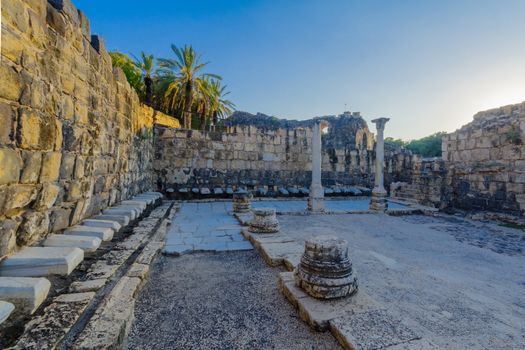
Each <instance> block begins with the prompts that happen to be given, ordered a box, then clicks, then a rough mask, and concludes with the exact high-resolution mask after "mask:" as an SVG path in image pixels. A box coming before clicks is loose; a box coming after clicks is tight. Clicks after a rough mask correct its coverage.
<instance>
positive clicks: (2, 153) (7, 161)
mask: <svg viewBox="0 0 525 350" xmlns="http://www.w3.org/2000/svg"><path fill="white" fill-rule="evenodd" d="M2 127H3V126H2ZM21 168H22V158H21V157H20V155H19V154H18V152H17V151H15V150H12V149H7V148H0V185H3V184H9V183H14V182H18V180H19V177H20V170H21Z"/></svg>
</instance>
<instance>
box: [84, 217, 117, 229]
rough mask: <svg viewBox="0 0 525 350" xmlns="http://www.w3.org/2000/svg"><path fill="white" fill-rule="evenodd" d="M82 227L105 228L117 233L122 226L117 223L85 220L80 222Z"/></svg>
mask: <svg viewBox="0 0 525 350" xmlns="http://www.w3.org/2000/svg"><path fill="white" fill-rule="evenodd" d="M82 226H91V227H107V228H110V229H112V230H113V231H115V232H118V231H119V230H120V229H121V228H122V225H121V224H120V223H119V222H118V221H114V220H98V219H86V220H84V221H82Z"/></svg>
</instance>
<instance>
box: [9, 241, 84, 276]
mask: <svg viewBox="0 0 525 350" xmlns="http://www.w3.org/2000/svg"><path fill="white" fill-rule="evenodd" d="M82 260H84V251H83V250H82V249H80V248H62V247H29V248H25V249H24V250H22V251H21V252H19V253H16V254H14V255H12V256H10V257H8V258H7V259H6V260H4V261H3V262H2V263H0V276H5V277H43V276H50V275H61V276H67V275H69V274H70V273H71V272H72V271H73V270H74V269H75V267H77V265H78V264H80V263H81V262H82Z"/></svg>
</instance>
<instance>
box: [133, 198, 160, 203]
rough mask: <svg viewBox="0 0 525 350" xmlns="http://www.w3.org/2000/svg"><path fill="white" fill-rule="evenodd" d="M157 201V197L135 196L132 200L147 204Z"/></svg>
mask: <svg viewBox="0 0 525 350" xmlns="http://www.w3.org/2000/svg"><path fill="white" fill-rule="evenodd" d="M156 199H157V198H155V197H145V196H144V197H143V196H135V197H133V198H132V199H131V200H134V201H145V202H146V203H148V204H151V203H153V202H154V201H155V200H156Z"/></svg>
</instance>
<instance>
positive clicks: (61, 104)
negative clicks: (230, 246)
mask: <svg viewBox="0 0 525 350" xmlns="http://www.w3.org/2000/svg"><path fill="white" fill-rule="evenodd" d="M0 77H1V79H0V126H1V128H0V257H2V256H3V255H5V254H8V253H10V252H12V251H13V250H14V249H16V247H20V246H22V245H26V244H30V243H32V242H34V241H35V240H37V239H39V238H40V237H42V236H44V235H46V234H47V233H48V232H53V231H59V230H62V229H64V228H66V227H68V226H70V225H74V224H76V223H77V222H79V221H80V220H81V219H82V218H85V217H87V216H90V215H91V214H92V213H95V212H97V211H99V210H100V209H101V208H104V207H106V206H108V205H111V204H112V203H114V202H115V201H117V200H119V199H122V198H126V197H128V196H130V195H131V194H134V193H136V192H140V191H143V190H146V189H150V188H151V187H152V184H153V183H154V181H153V177H152V175H153V173H152V171H151V164H152V163H151V161H150V160H151V158H152V155H153V150H152V135H151V132H148V129H151V127H152V124H153V123H154V122H155V121H157V120H160V121H161V122H163V123H165V124H169V125H171V126H174V127H176V126H177V122H176V121H174V120H173V119H172V118H170V117H168V116H164V115H159V114H158V113H156V112H154V111H153V110H152V109H151V108H149V107H144V106H141V105H140V103H139V100H138V97H137V95H136V94H135V92H134V91H133V90H132V89H131V88H130V86H129V84H128V83H127V81H126V78H125V76H124V74H123V73H122V71H121V70H114V69H113V68H112V65H111V60H110V57H109V55H108V53H107V51H106V49H105V47H104V44H103V41H102V39H101V38H100V37H98V36H91V34H90V27H89V22H88V20H87V18H86V17H85V16H84V15H83V14H82V12H80V11H78V10H77V9H76V8H75V7H74V6H73V5H72V3H71V2H69V1H65V0H64V1H60V0H50V1H49V2H48V1H45V0H3V1H2V43H1V56H0Z"/></svg>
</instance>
